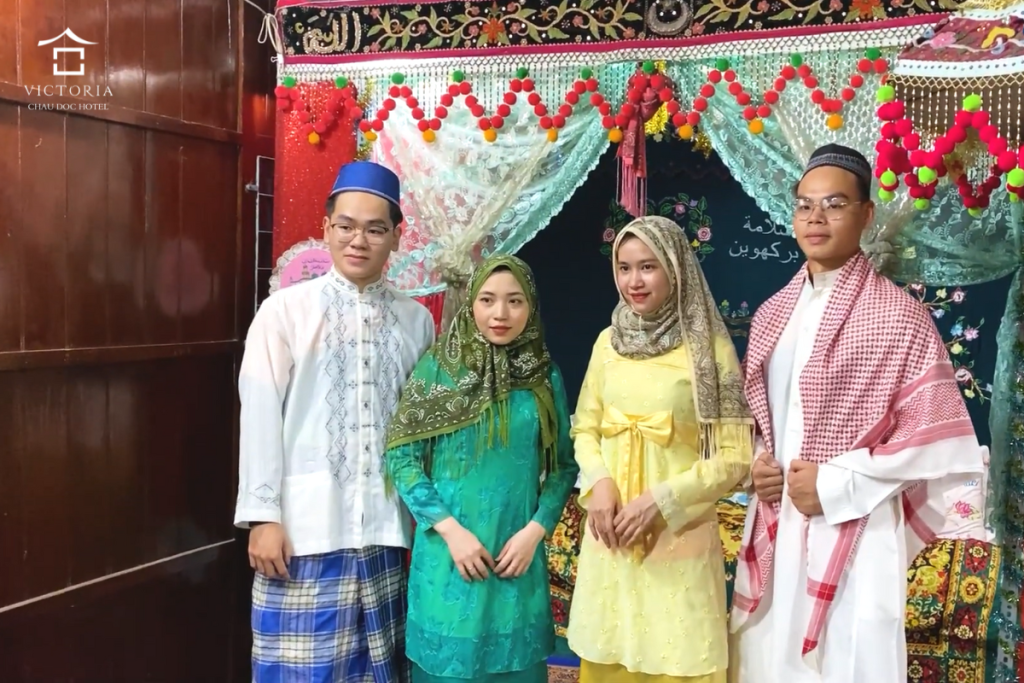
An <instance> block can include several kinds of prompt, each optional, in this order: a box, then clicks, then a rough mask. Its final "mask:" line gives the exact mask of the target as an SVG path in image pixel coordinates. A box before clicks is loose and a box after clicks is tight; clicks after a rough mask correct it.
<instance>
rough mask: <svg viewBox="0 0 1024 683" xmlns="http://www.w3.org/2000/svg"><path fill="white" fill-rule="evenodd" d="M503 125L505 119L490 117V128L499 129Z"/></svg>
mask: <svg viewBox="0 0 1024 683" xmlns="http://www.w3.org/2000/svg"><path fill="white" fill-rule="evenodd" d="M503 125H505V119H503V118H502V117H500V116H492V117H491V128H501V127H502V126H503Z"/></svg>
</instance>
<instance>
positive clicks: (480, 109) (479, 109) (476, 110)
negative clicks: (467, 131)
mask: <svg viewBox="0 0 1024 683" xmlns="http://www.w3.org/2000/svg"><path fill="white" fill-rule="evenodd" d="M469 112H470V113H471V114H472V115H473V116H475V117H476V118H480V117H481V116H483V115H484V105H482V104H478V105H476V106H475V107H473V108H472V109H470V110H469Z"/></svg>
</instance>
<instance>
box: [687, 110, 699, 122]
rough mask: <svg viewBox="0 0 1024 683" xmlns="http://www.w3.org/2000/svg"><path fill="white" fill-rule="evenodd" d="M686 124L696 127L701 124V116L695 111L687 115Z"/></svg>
mask: <svg viewBox="0 0 1024 683" xmlns="http://www.w3.org/2000/svg"><path fill="white" fill-rule="evenodd" d="M686 122H687V123H688V124H690V126H696V125H697V124H698V123H700V114H698V113H697V112H695V111H691V112H690V113H689V114H687V115H686Z"/></svg>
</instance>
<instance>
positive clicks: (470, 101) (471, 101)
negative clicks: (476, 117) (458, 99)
mask: <svg viewBox="0 0 1024 683" xmlns="http://www.w3.org/2000/svg"><path fill="white" fill-rule="evenodd" d="M463 102H465V103H466V106H467V107H469V109H470V111H472V110H473V109H474V108H475V107H476V106H477V105H478V104H480V101H479V100H477V99H476V96H475V95H469V96H467V97H466V99H464V100H463Z"/></svg>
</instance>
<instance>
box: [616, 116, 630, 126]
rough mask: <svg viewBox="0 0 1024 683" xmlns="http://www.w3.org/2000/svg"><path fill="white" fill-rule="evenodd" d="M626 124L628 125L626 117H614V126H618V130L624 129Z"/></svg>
mask: <svg viewBox="0 0 1024 683" xmlns="http://www.w3.org/2000/svg"><path fill="white" fill-rule="evenodd" d="M628 124H629V118H628V117H626V116H624V115H622V114H616V115H615V125H616V126H618V127H619V128H625V127H626V126H627V125H628Z"/></svg>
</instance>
